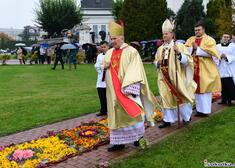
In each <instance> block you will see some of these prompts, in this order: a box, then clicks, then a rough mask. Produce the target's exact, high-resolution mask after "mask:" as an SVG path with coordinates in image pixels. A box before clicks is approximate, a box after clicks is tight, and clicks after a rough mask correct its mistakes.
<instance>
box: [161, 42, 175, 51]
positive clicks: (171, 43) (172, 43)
mask: <svg viewBox="0 0 235 168" xmlns="http://www.w3.org/2000/svg"><path fill="white" fill-rule="evenodd" d="M163 46H164V48H165V49H169V48H171V47H172V46H174V41H173V40H171V42H170V43H167V42H165V43H164V44H163Z"/></svg>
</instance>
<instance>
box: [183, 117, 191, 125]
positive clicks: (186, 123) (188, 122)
mask: <svg viewBox="0 0 235 168" xmlns="http://www.w3.org/2000/svg"><path fill="white" fill-rule="evenodd" d="M191 120H192V118H191V117H190V119H189V120H188V121H185V120H183V122H184V123H185V125H189V124H190V122H191Z"/></svg>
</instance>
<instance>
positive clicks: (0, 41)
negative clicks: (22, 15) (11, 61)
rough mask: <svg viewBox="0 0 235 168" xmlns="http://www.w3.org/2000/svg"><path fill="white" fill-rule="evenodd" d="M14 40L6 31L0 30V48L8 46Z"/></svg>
mask: <svg viewBox="0 0 235 168" xmlns="http://www.w3.org/2000/svg"><path fill="white" fill-rule="evenodd" d="M14 41H15V40H14V39H13V38H12V37H10V36H8V35H7V34H6V33H3V32H0V48H10V47H9V44H10V43H12V42H14Z"/></svg>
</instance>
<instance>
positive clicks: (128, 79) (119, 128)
mask: <svg viewBox="0 0 235 168" xmlns="http://www.w3.org/2000/svg"><path fill="white" fill-rule="evenodd" d="M109 31H110V38H111V41H112V46H113V48H111V49H110V50H108V51H107V53H106V55H105V60H104V67H105V68H106V76H105V80H106V85H107V88H106V89H107V107H108V126H109V128H110V144H111V146H110V147H109V148H108V151H109V152H112V151H117V150H121V149H124V148H125V144H128V143H134V145H135V146H138V145H139V142H138V141H139V139H141V138H142V137H143V136H144V133H145V127H144V120H145V119H146V120H148V121H152V114H153V111H154V109H155V108H156V103H157V102H156V99H155V97H154V95H153V94H152V92H151V91H150V90H149V86H148V81H147V78H146V74H145V71H144V66H143V63H142V61H141V57H140V55H139V53H138V51H137V50H136V49H135V48H133V47H132V46H130V45H128V44H126V43H125V42H124V26H123V23H122V22H111V23H110V24H109Z"/></svg>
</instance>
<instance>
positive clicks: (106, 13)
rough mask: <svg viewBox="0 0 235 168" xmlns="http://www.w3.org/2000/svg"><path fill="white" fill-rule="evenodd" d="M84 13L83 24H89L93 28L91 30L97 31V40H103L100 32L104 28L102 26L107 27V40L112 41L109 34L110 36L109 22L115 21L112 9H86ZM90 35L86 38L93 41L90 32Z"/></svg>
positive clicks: (97, 41)
mask: <svg viewBox="0 0 235 168" xmlns="http://www.w3.org/2000/svg"><path fill="white" fill-rule="evenodd" d="M83 14H84V17H83V24H87V25H88V26H89V27H90V28H91V30H90V32H95V35H96V36H95V42H96V43H99V42H100V41H101V37H100V35H99V32H100V31H101V30H102V28H103V29H105V32H106V39H105V40H106V41H110V39H109V36H108V32H109V30H108V24H109V22H110V21H113V16H112V14H111V11H110V10H84V11H83ZM90 32H89V33H90ZM81 36H82V34H81ZM81 36H80V37H81ZM84 36H86V35H84ZM89 36H90V38H86V39H87V40H88V39H89V40H90V42H92V40H91V35H90V34H89ZM81 40H82V39H81Z"/></svg>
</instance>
